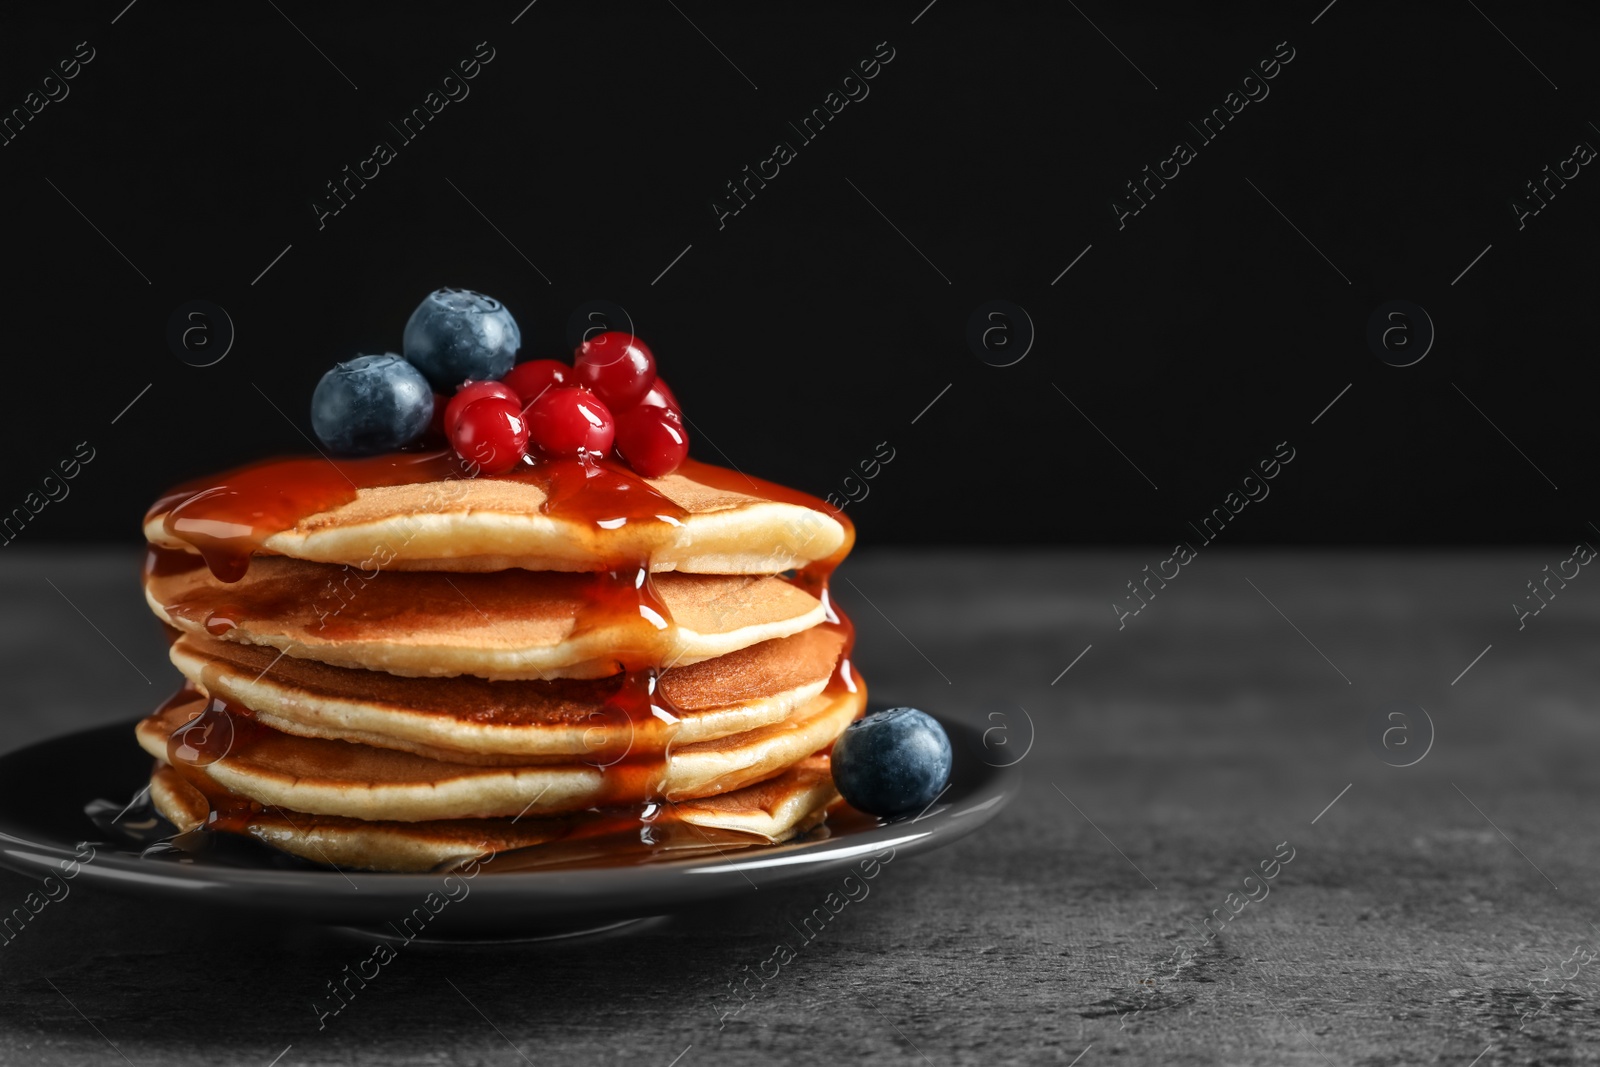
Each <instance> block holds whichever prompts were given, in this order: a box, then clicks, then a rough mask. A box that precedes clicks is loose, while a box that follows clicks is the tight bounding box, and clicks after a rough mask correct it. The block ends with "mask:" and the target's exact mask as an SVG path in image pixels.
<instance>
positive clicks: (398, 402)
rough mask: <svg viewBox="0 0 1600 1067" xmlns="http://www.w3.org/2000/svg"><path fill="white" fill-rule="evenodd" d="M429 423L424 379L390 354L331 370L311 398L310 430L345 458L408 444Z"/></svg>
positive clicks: (428, 394)
mask: <svg viewBox="0 0 1600 1067" xmlns="http://www.w3.org/2000/svg"><path fill="white" fill-rule="evenodd" d="M432 418H433V390H432V389H430V388H428V380H427V379H426V378H424V377H423V376H422V374H421V373H420V372H419V371H418V370H417V368H415V367H413V366H412V365H411V364H410V363H407V362H406V361H405V360H403V359H401V358H400V357H399V356H397V355H395V354H393V353H392V352H391V353H389V354H388V355H382V356H357V357H356V358H355V359H352V360H350V361H349V362H347V363H340V364H337V365H335V366H334V368H333V369H332V370H330V371H329V372H328V373H326V374H324V375H323V376H322V380H321V381H320V382H318V383H317V390H316V392H314V393H312V394H311V428H312V429H313V430H315V431H316V432H317V436H318V437H320V438H321V439H322V443H323V444H325V445H327V446H328V448H329V449H330V450H332V451H334V452H338V453H341V454H343V455H347V456H369V455H372V454H374V453H376V452H392V451H394V450H395V449H397V448H400V447H402V446H403V445H408V444H410V443H411V442H412V441H415V440H416V439H417V438H418V437H421V436H422V433H423V431H425V430H426V429H427V428H428V423H429V421H430V420H431V419H432Z"/></svg>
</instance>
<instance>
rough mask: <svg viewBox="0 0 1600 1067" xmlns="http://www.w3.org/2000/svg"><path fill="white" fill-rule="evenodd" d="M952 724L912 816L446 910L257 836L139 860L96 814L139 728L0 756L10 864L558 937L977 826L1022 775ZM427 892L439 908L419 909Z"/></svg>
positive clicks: (292, 912)
mask: <svg viewBox="0 0 1600 1067" xmlns="http://www.w3.org/2000/svg"><path fill="white" fill-rule="evenodd" d="M941 722H943V724H944V727H945V729H946V730H947V731H948V732H949V734H950V740H951V742H952V745H953V748H954V750H955V767H954V770H953V773H952V775H951V780H950V785H949V788H948V789H947V790H946V791H945V793H944V794H943V796H941V797H940V798H939V800H938V801H937V802H935V804H934V805H933V806H932V807H930V808H929V809H928V810H927V811H926V812H924V813H923V814H921V815H919V816H917V817H916V818H914V819H911V818H907V819H901V820H896V821H892V822H872V821H867V820H861V821H860V822H859V823H849V822H848V821H846V823H845V824H844V825H842V826H835V827H832V828H829V827H827V826H824V827H823V828H820V829H819V830H817V831H813V832H812V833H811V834H808V835H806V837H804V838H802V839H799V840H797V841H791V842H787V843H785V844H781V845H772V846H765V847H759V848H748V849H740V850H737V851H731V852H729V853H727V854H726V855H724V856H717V857H703V856H702V857H698V858H695V859H692V860H679V861H671V862H657V863H649V864H642V865H638V866H612V867H587V868H584V867H576V868H574V867H565V868H560V869H551V870H535V871H504V872H499V873H496V872H493V871H492V870H491V869H487V868H486V869H484V870H483V872H482V873H481V874H479V875H478V876H476V877H474V878H472V879H470V880H463V879H462V877H461V876H459V875H458V876H456V877H457V881H456V882H453V883H450V884H449V887H450V889H451V892H450V893H449V894H447V900H446V903H445V904H442V905H441V904H439V903H438V900H439V899H440V898H439V897H438V896H437V894H440V893H441V891H442V889H443V888H444V887H445V885H446V883H445V876H443V875H441V874H390V873H377V872H371V871H342V872H341V871H336V870H330V869H328V868H324V867H315V866H312V865H309V864H301V863H300V862H299V861H297V860H294V859H293V858H292V857H287V856H284V855H282V854H281V853H277V852H275V851H274V850H271V849H268V848H266V847H265V846H257V845H255V844H254V843H253V842H243V841H241V842H239V844H240V846H241V847H240V848H238V849H223V850H220V851H221V852H222V853H224V854H222V855H218V856H209V855H201V856H199V857H197V858H196V859H194V860H186V861H183V862H180V861H178V860H177V859H175V858H174V857H173V856H170V855H169V856H165V857H143V856H141V855H140V853H141V851H142V850H143V846H142V845H140V844H138V843H137V842H134V841H132V840H129V839H124V838H121V837H120V835H117V834H116V833H115V832H113V833H110V834H108V833H107V832H106V831H105V830H103V829H101V828H100V827H98V826H97V825H96V823H95V822H94V821H91V819H90V818H89V817H88V816H87V815H86V814H85V807H86V806H88V805H90V804H92V803H93V802H95V801H96V800H104V799H115V800H117V801H118V804H119V806H120V803H122V802H125V801H126V800H127V799H128V798H130V797H133V796H135V794H137V793H138V792H139V791H140V790H141V789H143V788H144V787H145V786H146V785H147V784H148V783H149V780H150V758H149V757H148V756H147V755H145V754H144V753H143V752H142V751H141V750H140V749H139V747H138V745H137V744H136V743H135V742H134V739H133V723H131V722H129V723H121V724H116V725H112V726H103V727H99V728H97V729H93V730H85V731H82V732H80V733H75V734H69V735H67V736H64V737H58V738H54V739H52V740H49V741H42V742H40V743H38V744H34V745H30V746H28V747H27V748H23V749H19V750H17V751H15V752H12V753H9V754H7V755H5V756H3V757H0V865H3V866H5V867H8V868H10V869H12V870H14V871H19V872H21V873H23V874H29V875H33V876H35V877H42V876H46V875H54V876H56V877H57V878H60V877H62V875H63V871H64V870H71V869H72V868H71V867H70V866H69V867H66V868H63V866H62V864H63V862H66V863H68V864H70V863H71V861H72V860H73V858H74V856H77V857H78V858H80V859H81V858H82V857H83V856H84V855H87V853H88V850H87V849H80V847H79V843H80V842H84V841H88V842H91V843H92V844H93V847H94V858H93V859H92V860H89V861H87V862H84V863H82V864H80V865H78V866H77V868H76V870H75V871H74V876H75V877H76V878H78V879H80V880H81V882H82V883H84V884H92V885H98V886H102V887H104V888H106V889H110V890H115V891H117V892H123V893H131V894H136V895H140V896H146V897H152V898H157V899H159V900H161V901H163V902H165V903H167V904H175V905H178V906H193V905H214V906H218V907H222V908H228V909H232V908H240V909H248V910H249V911H251V912H252V913H254V914H256V915H258V916H265V915H274V916H280V917H297V918H301V919H306V920H311V921H314V922H322V923H331V924H336V925H351V926H362V927H369V928H372V929H374V930H377V931H383V930H386V929H396V927H395V926H394V924H396V923H403V922H404V920H405V919H406V918H407V917H408V916H411V915H413V914H421V915H423V916H426V917H427V919H428V930H427V935H428V936H429V937H435V936H446V937H450V936H454V937H518V936H529V935H539V934H548V933H552V932H558V931H563V930H568V929H574V928H581V927H585V926H589V927H592V926H595V925H597V924H603V923H615V922H617V921H619V920H625V919H630V918H637V917H642V916H650V915H661V914H665V913H667V912H670V911H674V910H677V909H680V908H684V907H689V906H692V905H696V904H703V903H706V902H710V901H714V900H717V899H719V898H723V897H727V896H732V895H736V894H743V893H748V892H749V891H750V888H751V886H752V885H755V886H758V887H766V886H774V885H781V884H785V883H790V882H797V881H802V880H810V879H816V878H821V877H826V876H830V875H831V876H835V877H843V876H844V874H846V873H847V872H848V870H849V869H856V868H858V865H859V864H861V863H863V862H864V861H868V860H870V859H871V858H872V857H874V856H875V855H878V854H880V853H883V852H885V851H886V850H888V849H894V850H895V851H894V858H896V859H898V858H899V857H901V856H904V855H909V854H913V853H917V852H923V851H926V850H928V849H932V848H937V847H939V846H941V845H946V844H949V843H950V842H951V841H954V840H956V839H957V838H959V837H963V836H965V835H966V834H968V833H971V832H972V831H973V830H976V829H977V828H978V827H979V826H982V825H983V824H984V823H986V822H988V821H989V820H990V819H992V818H993V817H994V816H995V815H996V814H998V813H999V811H1000V809H1001V808H1003V807H1005V805H1006V803H1007V802H1008V801H1010V799H1011V797H1012V796H1013V795H1015V793H1016V791H1017V789H1018V787H1019V785H1020V784H1021V774H1020V772H1019V771H1018V770H1017V769H1016V768H1003V767H995V766H992V765H989V764H987V763H986V762H985V761H984V760H983V759H982V756H983V754H984V749H983V746H982V743H981V739H980V737H979V735H978V732H977V731H976V730H973V729H972V728H970V727H967V726H963V725H961V724H959V723H953V722H950V721H948V720H941ZM874 873H875V872H874ZM463 885H466V887H467V888H466V889H465V890H463V889H462V888H461V887H462V886H463ZM430 894H433V895H435V896H433V898H432V899H433V905H432V906H433V907H434V908H436V909H437V910H436V911H432V912H429V911H427V910H426V909H424V910H423V911H422V912H420V913H418V912H417V909H419V908H422V906H423V904H424V902H425V901H426V900H428V898H429V897H430ZM469 900H470V901H472V904H471V906H470V907H469V906H467V904H466V902H467V901H469Z"/></svg>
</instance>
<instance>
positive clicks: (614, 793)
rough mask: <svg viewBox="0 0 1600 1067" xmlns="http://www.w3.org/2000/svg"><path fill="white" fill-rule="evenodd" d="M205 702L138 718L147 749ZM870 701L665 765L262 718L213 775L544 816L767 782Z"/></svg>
mask: <svg viewBox="0 0 1600 1067" xmlns="http://www.w3.org/2000/svg"><path fill="white" fill-rule="evenodd" d="M204 707H205V701H204V699H203V698H199V697H197V698H196V699H194V700H192V701H187V702H174V703H171V704H169V705H168V706H167V707H166V708H164V709H162V710H161V711H159V712H157V713H156V714H154V715H151V716H150V717H148V718H146V719H144V720H143V721H141V722H140V723H139V725H138V727H137V728H136V734H137V736H138V739H139V743H140V745H141V746H142V747H143V748H144V749H145V751H146V752H148V753H150V754H151V755H152V756H154V757H156V758H157V759H165V758H166V751H167V738H168V737H169V736H170V735H171V734H172V733H173V732H174V731H175V730H177V729H178V728H179V727H181V726H182V725H183V724H184V723H186V722H188V721H190V720H191V719H192V718H194V717H195V716H196V715H198V714H199V713H200V711H201V710H202V709H203V708H204ZM865 707H866V687H865V686H864V685H861V684H858V685H857V686H856V691H855V692H825V693H824V694H822V695H821V696H818V697H816V698H815V699H813V700H812V701H811V702H810V703H808V704H806V705H805V706H804V707H802V708H800V709H799V710H797V711H796V712H795V713H794V714H792V715H791V716H790V717H789V718H787V719H785V720H784V721H782V722H778V723H773V724H771V725H768V726H763V727H760V728H759V729H756V730H751V731H747V732H745V733H741V734H735V735H734V736H732V737H723V738H717V739H715V740H710V741H700V742H696V743H694V744H690V745H682V746H673V747H672V749H671V751H670V752H669V754H668V756H667V758H666V759H665V761H661V760H655V761H642V762H632V761H625V762H623V763H618V764H614V765H612V766H610V767H608V768H606V769H604V770H601V769H600V768H597V767H594V766H589V765H585V764H578V763H575V764H559V765H541V766H528V767H484V766H475V765H469V764H459V763H446V762H443V761H440V760H433V759H428V758H426V757H423V756H418V755H415V754H412V753H409V752H399V751H395V750H392V749H382V748H373V747H371V746H368V745H356V744H351V743H349V742H345V741H329V740H325V739H322V738H309V737H296V736H294V735H291V734H285V733H281V732H279V731H276V730H272V729H269V728H266V727H264V726H260V725H257V724H249V725H248V726H244V727H239V728H236V729H239V731H240V732H239V733H238V734H237V735H236V736H234V737H229V738H223V739H222V742H221V747H223V751H224V755H223V756H222V757H221V758H219V759H216V761H215V762H212V763H209V764H208V765H206V766H205V767H204V768H203V770H204V773H205V774H206V775H207V777H208V778H209V779H210V780H211V781H212V782H215V783H216V784H217V785H219V786H221V787H222V788H223V789H226V790H228V791H230V792H232V793H235V794H238V795H240V796H244V797H248V798H249V799H251V800H254V801H256V802H257V803H260V804H264V805H268V806H273V807H280V808H284V809H286V810H288V811H302V812H306V813H308V814H312V815H341V816H346V817H349V818H355V819H383V820H392V821H397V822H422V821H431V820H438V819H459V818H492V817H495V816H517V815H521V814H527V815H534V816H540V815H545V814H552V813H564V812H571V811H577V810H581V809H584V808H590V807H597V806H617V805H629V804H638V803H642V802H644V801H645V800H647V799H649V798H650V797H651V796H652V795H654V794H660V795H664V796H665V797H666V798H667V799H668V800H673V801H677V800H684V799H690V798H699V797H708V796H714V795H716V794H718V793H725V792H729V791H732V790H735V789H739V788H742V787H744V786H747V785H752V784H754V783H756V782H759V781H762V780H764V779H767V778H771V777H774V776H776V775H777V774H779V773H781V772H782V771H783V770H784V769H786V768H788V767H790V766H792V765H793V764H795V763H797V762H799V761H800V760H802V759H804V758H805V757H806V756H809V755H811V754H812V753H814V752H818V751H820V750H821V749H824V748H826V747H827V746H828V745H830V744H832V742H833V741H834V739H835V738H837V737H838V736H839V734H840V733H842V732H843V730H844V728H845V727H846V726H848V725H849V724H850V722H851V720H853V719H854V718H855V717H856V716H858V715H859V714H861V712H862V710H863V709H864V708H865Z"/></svg>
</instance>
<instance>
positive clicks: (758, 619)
mask: <svg viewBox="0 0 1600 1067" xmlns="http://www.w3.org/2000/svg"><path fill="white" fill-rule="evenodd" d="M145 599H146V600H147V601H148V602H149V604H150V607H151V609H152V610H153V611H154V612H155V613H156V615H157V616H158V617H159V618H161V619H162V620H163V621H165V622H167V623H168V624H170V625H172V626H175V627H177V628H178V629H180V630H183V631H185V632H188V633H204V632H209V633H211V634H212V635H214V636H219V637H221V638H222V639H223V640H227V641H236V642H241V643H244V644H253V645H268V646H271V647H272V648H275V649H277V650H279V651H282V652H285V653H287V654H288V655H290V656H295V657H297V658H300V659H311V660H317V661H318V662H321V663H327V664H331V665H333V666H337V667H362V668H366V669H368V670H375V671H388V672H390V673H392V674H400V675H408V676H414V677H417V676H449V675H458V674H473V675H477V676H479V677H482V678H493V679H531V678H601V677H605V676H607V675H611V674H615V673H617V671H618V670H619V669H620V668H621V667H623V666H642V665H646V664H650V665H665V664H672V665H687V664H692V663H697V662H700V661H701V660H707V659H712V658H714V657H717V656H723V655H727V654H728V653H730V652H735V651H738V650H739V649H741V648H748V647H749V646H751V645H755V644H759V643H760V642H763V641H770V640H773V639H775V638H780V637H787V636H789V635H791V634H795V633H799V632H800V631H802V630H806V629H809V628H811V627H812V626H815V625H816V624H817V623H819V622H822V621H823V619H824V618H825V615H826V612H825V609H824V608H823V605H822V602H821V601H819V600H817V599H816V598H815V597H813V596H811V595H810V594H809V593H806V592H805V591H803V590H801V589H799V588H797V587H795V586H793V585H791V584H789V583H788V582H785V581H783V580H782V579H781V578H773V577H764V576H763V577H750V576H743V575H702V574H675V573H671V574H662V575H659V576H656V577H653V578H650V579H649V580H648V581H646V582H644V583H643V584H642V586H640V585H638V584H637V583H636V581H635V580H634V579H632V578H629V577H612V576H610V575H606V574H573V573H553V572H547V571H522V570H512V571H506V572H504V573H499V574H456V575H449V574H438V573H425V572H403V573H389V572H375V573H374V574H373V576H372V577H371V578H364V577H363V576H362V574H361V572H354V571H351V570H349V569H347V568H337V567H331V566H329V565H327V564H322V563H307V562H304V561H302V560H294V559H287V558H284V557H281V556H280V557H263V558H260V559H257V560H255V561H254V562H253V563H252V564H251V566H250V569H249V571H248V572H247V573H246V574H245V576H244V578H242V579H241V580H240V581H237V582H232V583H224V582H221V581H218V580H217V579H216V578H215V577H214V576H212V574H211V573H210V572H209V571H208V570H207V569H206V568H204V567H202V566H195V567H193V568H190V569H187V570H177V571H176V572H174V568H173V566H172V562H171V560H165V561H162V565H160V566H157V567H152V568H147V571H146V574H145ZM663 615H665V616H667V618H670V620H671V624H667V623H666V622H665V620H664V619H663Z"/></svg>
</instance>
